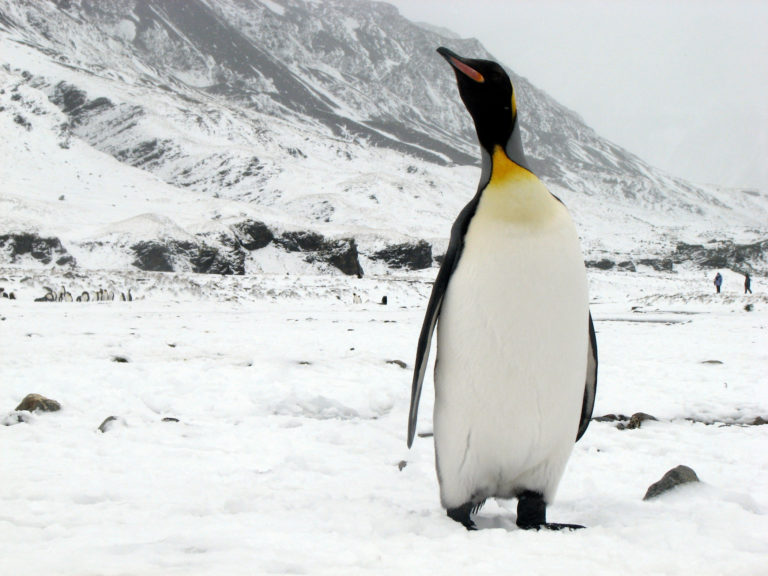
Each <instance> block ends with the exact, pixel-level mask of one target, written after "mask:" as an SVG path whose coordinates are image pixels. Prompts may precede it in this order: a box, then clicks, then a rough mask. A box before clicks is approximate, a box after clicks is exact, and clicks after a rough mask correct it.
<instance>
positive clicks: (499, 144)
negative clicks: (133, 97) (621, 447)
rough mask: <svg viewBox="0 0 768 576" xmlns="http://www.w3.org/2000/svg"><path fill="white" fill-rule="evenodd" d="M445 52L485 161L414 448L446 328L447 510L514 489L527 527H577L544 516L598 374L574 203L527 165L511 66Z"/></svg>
mask: <svg viewBox="0 0 768 576" xmlns="http://www.w3.org/2000/svg"><path fill="white" fill-rule="evenodd" d="M438 52H439V53H440V55H441V56H442V57H443V58H445V59H446V60H447V61H448V63H449V64H450V65H451V66H452V67H453V70H454V72H455V75H456V81H457V83H458V88H459V94H460V96H461V99H462V100H463V102H464V104H465V106H466V107H467V110H468V111H469V113H470V114H471V116H472V118H473V120H474V123H475V128H476V131H477V137H478V139H479V141H480V147H481V155H482V173H481V177H480V184H479V186H478V190H477V193H476V194H475V196H474V197H473V198H472V200H471V201H470V202H469V203H468V204H467V205H466V206H465V207H464V209H463V210H462V211H461V213H460V214H459V216H458V218H457V219H456V221H455V222H454V224H453V227H452V229H451V237H450V241H449V246H448V251H447V253H446V255H445V258H444V260H443V263H442V265H441V267H440V271H439V273H438V275H437V279H436V280H435V283H434V285H433V288H432V294H431V296H430V299H429V303H428V305H427V311H426V315H425V318H424V323H423V326H422V329H421V334H420V337H419V342H418V347H417V353H416V362H415V369H414V375H413V383H412V389H411V409H410V414H409V422H408V446H409V447H410V446H411V444H412V443H413V438H414V435H415V432H416V418H417V413H418V405H419V397H420V395H421V388H422V383H423V380H424V373H425V370H426V367H427V357H428V354H429V348H430V342H431V339H432V333H433V331H434V330H435V326H437V360H436V361H435V373H434V381H435V404H434V419H433V426H434V428H433V432H434V443H435V461H436V467H437V478H438V482H439V484H440V499H441V502H442V505H443V507H445V508H446V509H447V512H448V516H449V517H450V518H451V519H453V520H455V521H457V522H460V523H461V524H463V525H464V526H465V527H466V528H467V529H468V530H473V529H475V524H474V522H473V520H472V519H471V514H473V513H475V512H477V510H478V509H479V508H480V506H482V504H483V503H484V501H485V500H486V499H487V498H503V499H506V498H517V499H518V505H517V525H518V526H519V527H521V528H525V529H529V528H536V529H538V528H541V527H545V528H550V529H558V528H563V527H568V528H580V526H576V525H568V524H550V523H547V520H546V508H547V505H549V504H551V503H552V501H553V499H554V497H555V492H556V490H557V486H558V484H559V482H560V478H561V476H562V474H563V471H564V470H565V465H566V463H567V461H568V458H569V456H570V454H571V450H572V449H573V445H574V443H575V442H576V441H577V440H578V439H579V438H581V436H582V435H583V434H584V432H585V431H586V429H587V426H588V425H589V420H590V418H591V415H592V407H593V405H594V400H595V389H596V385H597V342H596V339H595V331H594V328H593V325H592V319H591V315H590V312H589V299H588V294H587V277H586V271H585V267H584V259H583V256H582V254H581V249H580V246H579V238H578V234H577V233H576V228H575V226H574V224H573V222H572V220H571V217H570V216H569V214H568V211H567V210H566V208H565V206H564V205H563V204H562V203H561V202H560V201H559V200H558V199H557V198H556V197H555V196H553V195H552V194H551V193H550V192H549V191H548V190H547V188H546V187H545V186H544V184H543V183H542V182H541V181H540V180H539V179H538V178H537V177H536V176H535V175H534V174H533V173H532V172H531V170H530V164H529V162H528V160H527V159H526V157H525V155H524V154H523V146H522V139H521V136H520V125H519V122H518V116H517V106H516V103H515V96H514V92H513V88H512V84H511V82H510V80H509V77H508V76H507V74H506V73H505V72H504V70H503V69H502V68H501V66H499V65H498V64H497V63H495V62H491V61H488V60H474V59H467V58H462V57H461V56H458V55H457V54H454V53H453V52H451V51H450V50H448V49H446V48H439V49H438ZM438 319H439V323H438Z"/></svg>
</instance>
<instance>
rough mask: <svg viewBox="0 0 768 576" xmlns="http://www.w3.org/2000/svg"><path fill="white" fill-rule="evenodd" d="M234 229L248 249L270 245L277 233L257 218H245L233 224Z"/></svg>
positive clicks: (237, 237)
mask: <svg viewBox="0 0 768 576" xmlns="http://www.w3.org/2000/svg"><path fill="white" fill-rule="evenodd" d="M232 231H233V232H234V234H235V238H236V239H237V241H238V242H239V243H240V245H241V246H242V247H243V248H245V249H246V250H258V249H259V248H264V247H265V246H268V245H269V243H270V242H272V240H274V238H275V235H274V233H273V232H272V230H270V229H269V228H267V225H266V224H264V223H263V222H258V221H257V220H245V221H244V222H239V223H237V224H234V225H233V226H232Z"/></svg>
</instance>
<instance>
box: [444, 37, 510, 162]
mask: <svg viewBox="0 0 768 576" xmlns="http://www.w3.org/2000/svg"><path fill="white" fill-rule="evenodd" d="M437 52H438V53H439V54H440V55H441V56H442V57H443V58H445V59H446V60H447V61H448V63H449V64H450V65H451V66H452V67H453V70H454V72H455V73H456V82H457V83H458V85H459V95H460V96H461V99H462V101H463V102H464V105H465V106H466V107H467V110H468V111H469V113H470V114H471V115H472V119H473V120H474V121H475V129H476V130H477V137H478V140H480V145H481V146H482V147H483V148H485V149H486V150H487V151H489V152H492V151H493V149H494V148H495V147H496V146H501V147H502V148H505V147H506V146H507V143H508V142H509V140H510V137H511V136H512V133H513V130H514V128H515V124H516V121H517V105H516V104H515V93H514V90H513V89H512V82H510V80H509V76H507V73H506V72H504V69H503V68H502V67H501V66H499V65H498V64H497V63H496V62H492V61H490V60H476V59H470V58H462V57H461V56H459V55H458V54H455V53H454V52H452V51H451V50H449V49H448V48H444V47H442V46H441V47H440V48H438V49H437Z"/></svg>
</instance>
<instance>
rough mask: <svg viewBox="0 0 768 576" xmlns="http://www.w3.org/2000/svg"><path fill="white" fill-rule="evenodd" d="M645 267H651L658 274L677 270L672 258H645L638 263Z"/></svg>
mask: <svg viewBox="0 0 768 576" xmlns="http://www.w3.org/2000/svg"><path fill="white" fill-rule="evenodd" d="M637 263H638V264H642V265H643V266H650V267H651V268H653V269H654V270H656V272H671V271H672V270H674V269H675V263H674V262H673V261H672V259H671V258H643V259H641V260H638V261H637Z"/></svg>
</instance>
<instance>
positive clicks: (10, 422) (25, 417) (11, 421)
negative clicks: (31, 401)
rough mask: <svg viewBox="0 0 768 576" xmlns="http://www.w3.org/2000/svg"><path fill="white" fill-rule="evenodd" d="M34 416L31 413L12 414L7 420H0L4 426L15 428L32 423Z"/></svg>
mask: <svg viewBox="0 0 768 576" xmlns="http://www.w3.org/2000/svg"><path fill="white" fill-rule="evenodd" d="M31 420H32V415H31V414H30V413H29V412H11V413H10V414H8V415H7V416H6V417H5V418H3V419H2V420H0V424H2V425H3V426H14V425H16V424H21V423H23V422H30V421H31Z"/></svg>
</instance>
